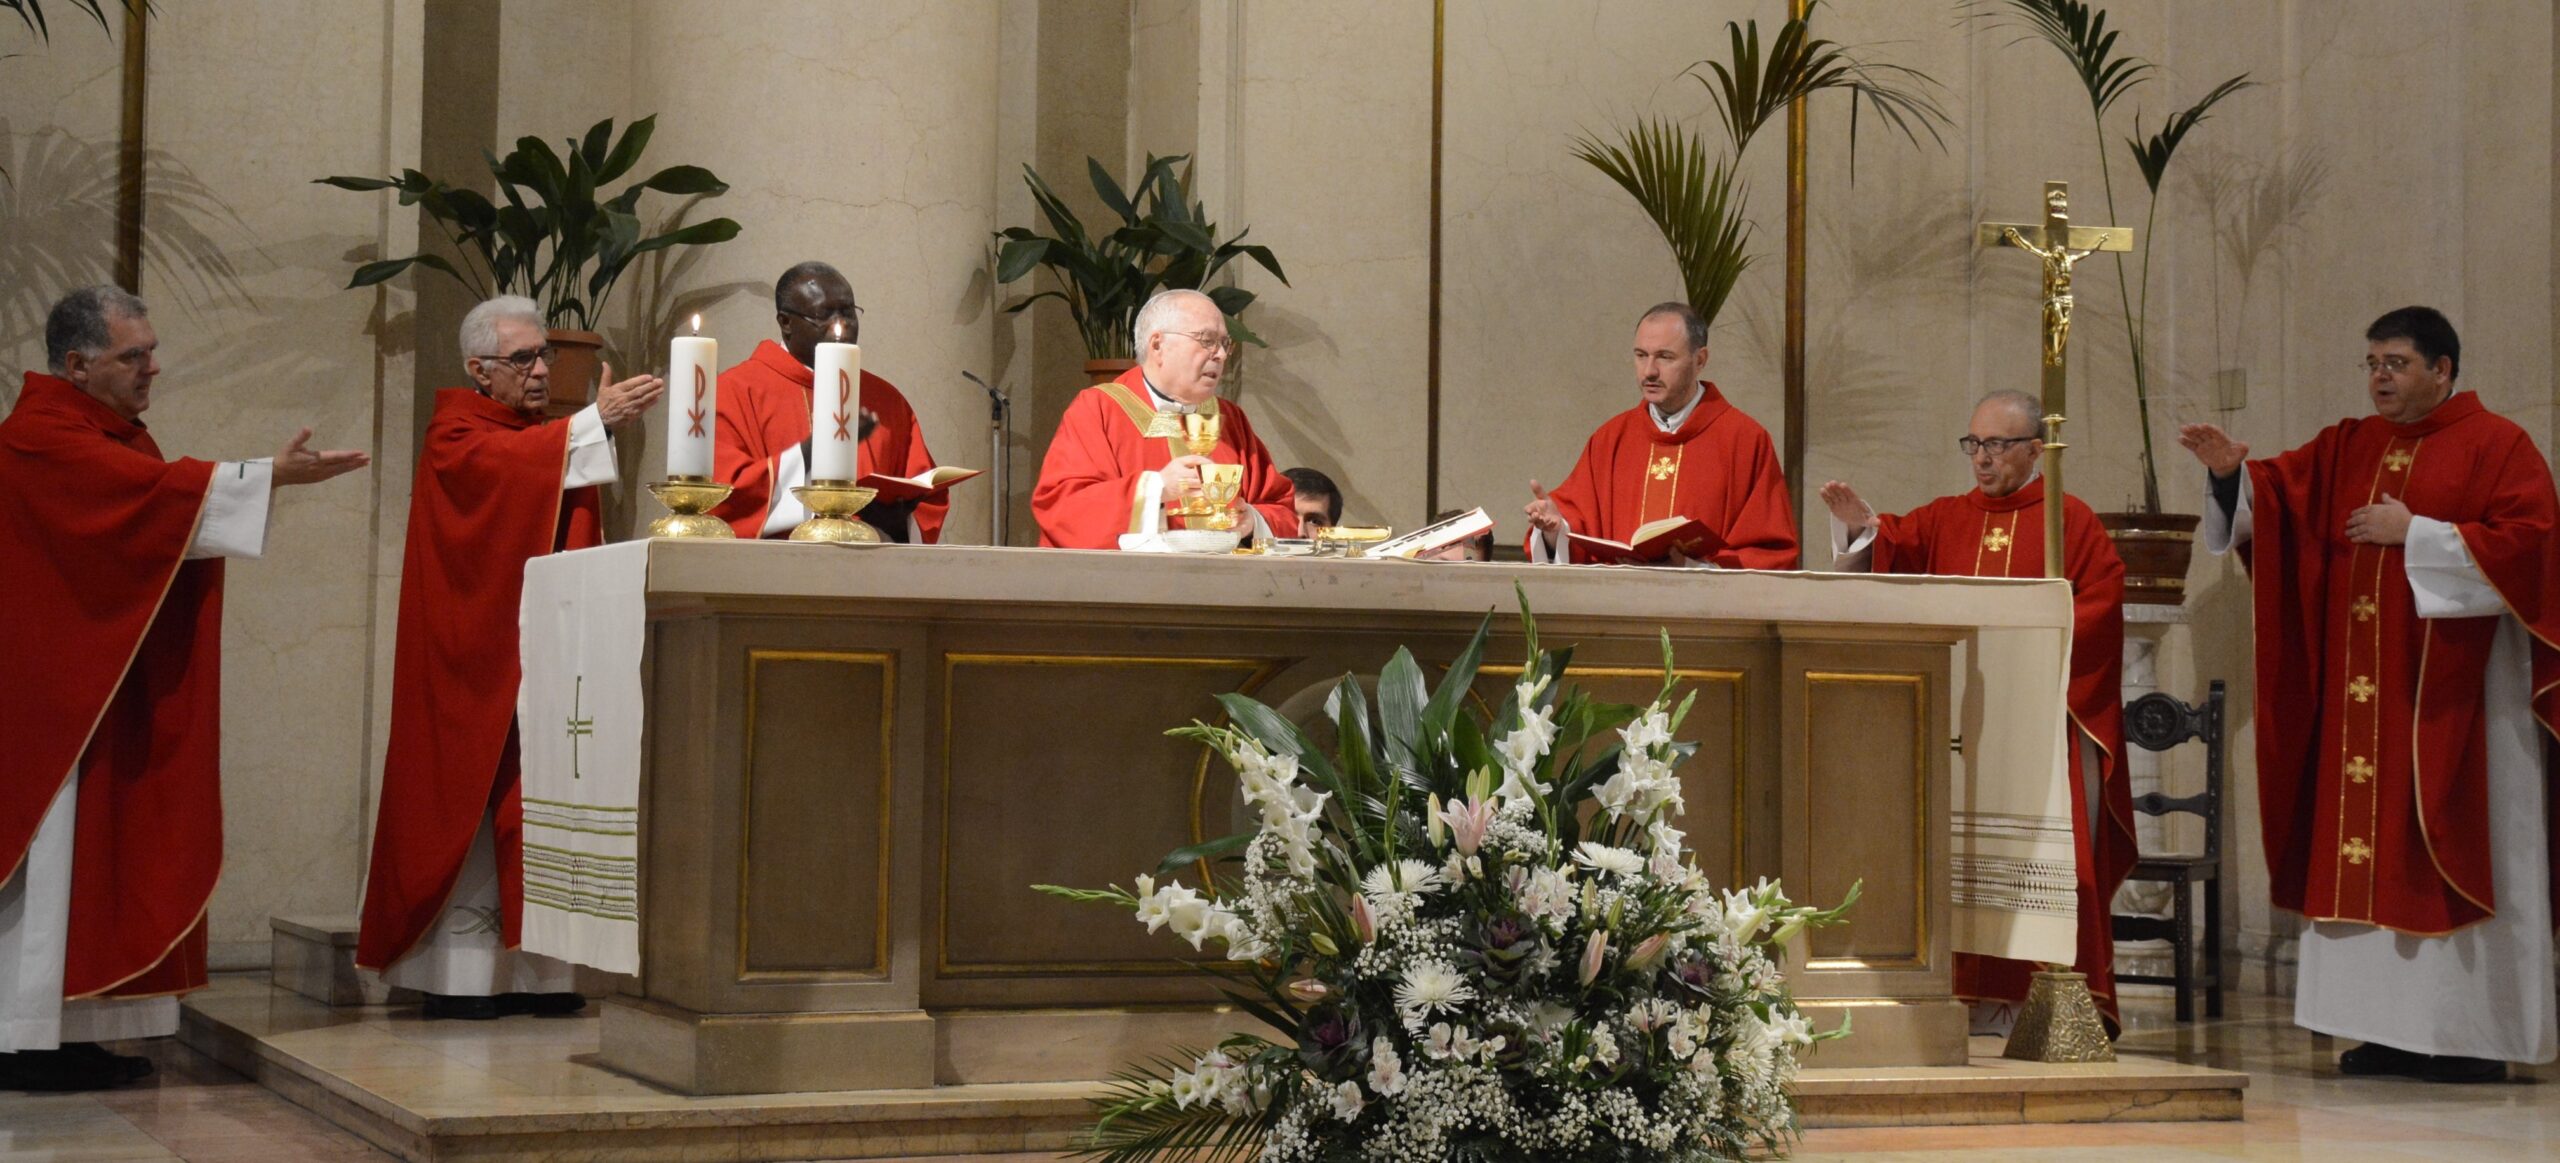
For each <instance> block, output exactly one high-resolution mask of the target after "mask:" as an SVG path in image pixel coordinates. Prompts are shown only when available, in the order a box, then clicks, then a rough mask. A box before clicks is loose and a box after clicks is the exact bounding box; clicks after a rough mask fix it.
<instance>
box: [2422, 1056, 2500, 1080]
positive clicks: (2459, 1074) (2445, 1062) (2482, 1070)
mask: <svg viewBox="0 0 2560 1163" xmlns="http://www.w3.org/2000/svg"><path fill="white" fill-rule="evenodd" d="M2418 1077H2420V1078H2423V1079H2426V1080H2427V1081H2429V1082H2452V1083H2468V1082H2505V1081H2506V1080H2507V1064H2506V1063H2504V1062H2500V1061H2498V1060H2497V1059H2495V1058H2465V1057H2463V1056H2461V1055H2459V1054H2438V1055H2435V1056H2433V1057H2431V1058H2429V1059H2427V1068H2426V1070H2425V1071H2423V1072H2421V1073H2420V1074H2419V1075H2418Z"/></svg>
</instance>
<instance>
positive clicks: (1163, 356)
mask: <svg viewBox="0 0 2560 1163" xmlns="http://www.w3.org/2000/svg"><path fill="white" fill-rule="evenodd" d="M1134 334H1135V338H1136V340H1137V352H1138V366H1136V367H1133V368H1130V369H1129V370H1128V371H1126V372H1123V373H1121V376H1120V378H1119V379H1118V380H1117V381H1115V382H1113V383H1108V384H1100V385H1097V386H1094V387H1090V388H1086V389H1085V390H1084V391H1082V392H1079V393H1077V395H1076V398H1075V399H1074V400H1072V401H1070V402H1069V403H1068V404H1067V411H1066V415H1064V416H1062V417H1060V418H1059V421H1058V434H1057V435H1056V436H1055V437H1052V438H1051V439H1050V441H1049V455H1048V457H1047V458H1046V459H1045V460H1043V461H1041V464H1040V483H1039V485H1038V487H1036V488H1034V489H1033V490H1032V492H1031V515H1032V517H1033V518H1035V519H1037V520H1038V521H1039V522H1040V544H1042V545H1044V546H1049V547H1052V548H1066V549H1113V548H1117V547H1118V546H1119V545H1120V537H1121V535H1122V534H1124V533H1127V532H1130V528H1129V526H1130V518H1131V515H1132V514H1133V512H1135V511H1136V509H1137V506H1138V503H1139V502H1140V501H1141V499H1142V498H1140V496H1139V487H1140V484H1141V482H1142V481H1143V480H1144V479H1145V474H1147V473H1150V472H1153V473H1157V474H1158V479H1159V480H1160V481H1161V482H1162V485H1163V488H1162V493H1161V496H1160V498H1159V499H1158V504H1159V505H1160V506H1161V507H1162V508H1163V509H1165V510H1168V511H1169V510H1171V509H1173V508H1175V507H1177V506H1178V505H1179V504H1180V503H1181V499H1180V493H1181V490H1182V489H1183V487H1184V486H1185V485H1188V484H1191V483H1194V482H1197V481H1200V480H1201V479H1202V470H1203V467H1204V466H1208V465H1233V466H1236V469H1237V470H1238V471H1239V473H1240V476H1239V479H1238V487H1237V491H1236V502H1235V503H1236V505H1237V506H1239V507H1240V508H1241V510H1242V512H1241V513H1240V517H1241V520H1240V521H1239V522H1238V524H1237V526H1236V530H1237V533H1238V534H1239V535H1242V534H1245V533H1248V532H1253V531H1256V530H1260V531H1264V532H1268V533H1269V534H1271V535H1272V536H1275V537H1294V536H1297V533H1298V512H1297V506H1296V503H1295V501H1294V499H1293V492H1292V490H1291V487H1290V484H1289V478H1288V477H1287V476H1285V475H1282V473H1281V472H1280V470H1279V469H1277V468H1275V467H1273V466H1272V463H1271V453H1270V452H1269V451H1268V450H1266V449H1265V448H1263V446H1262V439H1261V438H1260V437H1258V436H1255V435H1254V434H1253V423H1252V421H1250V420H1247V419H1246V418H1245V414H1244V409H1243V408H1241V407H1239V406H1237V404H1236V403H1235V401H1233V400H1221V399H1219V398H1218V379H1219V377H1220V376H1223V375H1225V374H1226V368H1227V363H1228V361H1229V360H1231V359H1233V358H1234V357H1235V341H1234V340H1232V339H1229V338H1228V337H1227V323H1226V315H1225V314H1224V313H1222V312H1220V311H1219V310H1218V304H1217V303H1216V302H1214V301H1212V300H1211V299H1210V298H1209V296H1207V295H1204V294H1201V293H1200V292H1198V291H1179V290H1177V291H1159V292H1157V293H1156V295H1155V297H1153V298H1150V299H1148V300H1147V302H1146V305H1145V306H1143V307H1140V308H1139V309H1138V322H1137V327H1136V328H1135V332H1134ZM1204 420H1205V421H1207V422H1209V423H1210V424H1212V425H1214V426H1215V428H1216V430H1217V443H1216V444H1215V445H1213V446H1211V448H1210V450H1209V452H1208V454H1207V455H1194V454H1192V453H1191V452H1189V451H1187V448H1186V445H1185V436H1184V433H1185V432H1186V431H1187V430H1188V428H1189V426H1192V425H1198V424H1200V422H1201V421H1204ZM1202 431H1204V432H1205V431H1206V429H1205V428H1203V429H1202ZM1203 439H1205V436H1204V437H1203ZM1210 471H1213V472H1214V471H1218V470H1214V469H1212V470H1210Z"/></svg>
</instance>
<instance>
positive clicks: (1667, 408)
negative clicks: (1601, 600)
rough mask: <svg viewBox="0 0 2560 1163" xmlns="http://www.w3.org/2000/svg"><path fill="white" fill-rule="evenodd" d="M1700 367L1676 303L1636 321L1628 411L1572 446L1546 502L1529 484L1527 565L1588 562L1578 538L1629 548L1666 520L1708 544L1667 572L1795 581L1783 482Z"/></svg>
mask: <svg viewBox="0 0 2560 1163" xmlns="http://www.w3.org/2000/svg"><path fill="white" fill-rule="evenodd" d="M1706 365H1707V322H1706V320H1705V319H1703V318H1701V317H1700V316H1699V315H1698V313H1697V312H1696V311H1695V310H1692V309H1691V308H1690V306H1689V305H1688V304H1686V303H1678V302H1672V303H1657V304H1655V305H1654V306H1652V307H1651V308H1648V309H1647V310H1646V311H1645V313H1644V315H1643V317H1641V318H1639V319H1638V320H1636V337H1635V370H1636V390H1637V391H1638V392H1639V393H1640V394H1641V396H1642V397H1643V398H1642V399H1640V400H1638V401H1637V402H1636V406H1635V407H1633V408H1630V409H1628V410H1626V411H1624V412H1621V413H1619V414H1618V415H1616V416H1613V417H1611V418H1610V419H1609V421H1608V422H1607V423H1605V424H1602V425H1601V426H1600V430H1599V431H1597V432H1594V433H1592V434H1591V439H1590V441H1589V442H1587V443H1585V444H1584V445H1583V446H1582V456H1581V459H1579V460H1577V461H1575V462H1574V465H1573V473H1572V475H1570V476H1567V477H1566V478H1565V481H1564V483H1563V484H1561V485H1558V486H1556V489H1555V491H1554V492H1552V493H1551V492H1548V491H1547V490H1545V489H1544V488H1542V487H1540V486H1539V484H1538V482H1536V481H1531V482H1529V492H1530V494H1531V495H1532V498H1533V499H1532V500H1531V501H1530V502H1529V505H1528V508H1527V509H1526V510H1525V511H1526V513H1527V515H1528V518H1529V546H1528V548H1529V560H1531V561H1533V562H1567V561H1571V562H1588V561H1594V560H1603V559H1602V558H1598V557H1595V555H1594V551H1595V548H1596V547H1595V546H1593V545H1592V544H1590V543H1579V544H1578V543H1576V542H1575V540H1574V538H1575V537H1576V536H1577V535H1582V536H1588V537H1592V538H1599V539H1604V540H1606V541H1615V542H1621V543H1625V542H1633V541H1635V540H1636V539H1637V531H1638V530H1639V529H1645V528H1648V527H1658V523H1661V522H1665V521H1669V520H1672V519H1674V518H1688V519H1690V520H1694V521H1696V522H1698V523H1699V524H1702V525H1704V526H1706V527H1707V530H1708V532H1710V533H1712V534H1714V536H1715V540H1716V543H1715V544H1712V545H1706V546H1703V547H1702V548H1701V549H1700V550H1699V551H1698V553H1697V554H1695V555H1691V554H1688V553H1684V552H1682V551H1681V550H1679V549H1674V550H1672V553H1671V559H1670V560H1671V563H1672V564H1675V565H1707V566H1714V567H1717V568H1722V569H1794V568H1796V563H1797V558H1798V554H1797V548H1796V522H1795V516H1794V514H1793V512H1792V511H1791V508H1790V505H1789V503H1788V500H1787V479H1786V476H1785V474H1784V473H1782V472H1780V471H1779V469H1778V452H1777V449H1776V448H1775V447H1773V446H1771V444H1770V443H1769V433H1768V430H1767V429H1764V428H1762V427H1760V425H1759V424H1758V423H1756V422H1755V421H1753V420H1752V419H1751V417H1749V416H1745V415H1743V414H1742V410H1741V409H1739V408H1736V407H1734V406H1733V404H1732V403H1731V402H1730V401H1728V400H1726V399H1725V398H1724V394H1723V393H1721V392H1718V391H1717V390H1716V386H1715V385H1714V384H1713V383H1710V382H1708V381H1705V380H1701V379H1699V378H1698V373H1700V372H1702V371H1704V370H1706Z"/></svg>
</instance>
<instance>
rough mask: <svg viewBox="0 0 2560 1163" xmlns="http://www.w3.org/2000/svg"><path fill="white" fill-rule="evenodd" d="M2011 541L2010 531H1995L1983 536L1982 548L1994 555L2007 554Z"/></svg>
mask: <svg viewBox="0 0 2560 1163" xmlns="http://www.w3.org/2000/svg"><path fill="white" fill-rule="evenodd" d="M2010 540H2011V538H2010V536H2009V531H2008V530H2006V529H1994V530H1991V531H1990V532H1988V533H1984V534H1983V535H1982V547H1983V548H1984V549H1988V550H1990V551H1991V552H1993V553H2007V552H2009V542H2010Z"/></svg>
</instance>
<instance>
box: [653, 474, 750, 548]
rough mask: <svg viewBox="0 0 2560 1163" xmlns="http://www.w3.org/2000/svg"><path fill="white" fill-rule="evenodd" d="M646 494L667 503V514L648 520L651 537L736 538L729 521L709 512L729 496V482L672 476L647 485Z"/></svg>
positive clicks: (659, 501)
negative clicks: (726, 483)
mask: <svg viewBox="0 0 2560 1163" xmlns="http://www.w3.org/2000/svg"><path fill="white" fill-rule="evenodd" d="M649 495H650V496H653V497H656V498H658V503H659V504H661V505H665V506H666V507H667V515H666V516H664V517H660V518H658V519H657V520H655V521H652V522H650V523H649V536H651V537H696V538H704V539H708V540H714V541H716V540H719V539H721V538H724V537H727V538H735V537H736V536H737V533H736V532H735V531H733V530H731V529H730V528H729V523H728V522H726V521H723V520H721V519H720V518H718V517H714V516H712V515H711V507H712V506H713V505H717V504H719V503H720V502H722V501H725V500H728V499H729V486H727V485H724V484H721V483H719V482H718V481H715V480H712V479H711V478H710V477H693V476H671V477H668V478H667V479H665V480H662V481H659V482H657V483H656V484H653V485H650V486H649Z"/></svg>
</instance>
